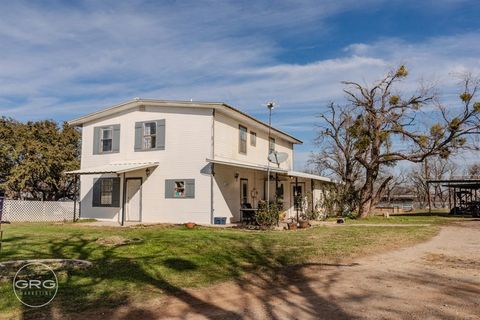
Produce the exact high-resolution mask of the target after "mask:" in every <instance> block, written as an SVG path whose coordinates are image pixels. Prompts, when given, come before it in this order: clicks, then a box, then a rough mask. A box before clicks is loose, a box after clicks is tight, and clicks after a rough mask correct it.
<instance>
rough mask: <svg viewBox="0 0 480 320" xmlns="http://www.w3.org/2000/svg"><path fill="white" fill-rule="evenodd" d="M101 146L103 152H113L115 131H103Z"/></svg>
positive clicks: (107, 129) (110, 129) (108, 129)
mask: <svg viewBox="0 0 480 320" xmlns="http://www.w3.org/2000/svg"><path fill="white" fill-rule="evenodd" d="M100 146H101V148H102V149H101V150H102V152H112V150H113V129H112V128H104V129H102V136H101V138H100Z"/></svg>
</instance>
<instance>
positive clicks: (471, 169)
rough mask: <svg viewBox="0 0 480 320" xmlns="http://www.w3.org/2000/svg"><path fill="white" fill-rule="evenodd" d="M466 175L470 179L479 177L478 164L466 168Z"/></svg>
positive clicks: (479, 168)
mask: <svg viewBox="0 0 480 320" xmlns="http://www.w3.org/2000/svg"><path fill="white" fill-rule="evenodd" d="M467 173H468V175H469V176H471V177H477V178H478V177H480V162H477V163H474V164H472V165H470V166H469V167H468V170H467Z"/></svg>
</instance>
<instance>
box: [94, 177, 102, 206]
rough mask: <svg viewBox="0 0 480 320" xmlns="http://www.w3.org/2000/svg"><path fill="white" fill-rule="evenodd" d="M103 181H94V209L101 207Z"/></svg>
mask: <svg viewBox="0 0 480 320" xmlns="http://www.w3.org/2000/svg"><path fill="white" fill-rule="evenodd" d="M101 184H102V182H101V179H93V192H92V207H100V191H101Z"/></svg>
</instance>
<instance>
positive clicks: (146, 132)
mask: <svg viewBox="0 0 480 320" xmlns="http://www.w3.org/2000/svg"><path fill="white" fill-rule="evenodd" d="M156 144H157V123H156V122H145V123H144V124H143V149H146V150H148V149H154V148H156Z"/></svg>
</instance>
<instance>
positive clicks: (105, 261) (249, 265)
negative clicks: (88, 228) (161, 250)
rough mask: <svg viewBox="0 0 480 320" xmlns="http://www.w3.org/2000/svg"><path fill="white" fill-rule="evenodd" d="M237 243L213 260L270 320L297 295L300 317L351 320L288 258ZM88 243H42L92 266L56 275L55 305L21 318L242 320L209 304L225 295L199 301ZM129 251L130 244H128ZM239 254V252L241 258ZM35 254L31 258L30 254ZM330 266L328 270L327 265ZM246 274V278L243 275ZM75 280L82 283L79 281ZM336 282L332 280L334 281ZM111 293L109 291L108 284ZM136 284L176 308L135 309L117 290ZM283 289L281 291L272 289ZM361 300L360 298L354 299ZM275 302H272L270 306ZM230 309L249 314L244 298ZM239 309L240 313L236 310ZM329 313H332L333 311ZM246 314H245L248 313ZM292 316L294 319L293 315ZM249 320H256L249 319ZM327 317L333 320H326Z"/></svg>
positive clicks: (176, 265) (173, 264) (144, 261)
mask: <svg viewBox="0 0 480 320" xmlns="http://www.w3.org/2000/svg"><path fill="white" fill-rule="evenodd" d="M239 241H241V244H240V245H239V247H238V248H237V249H236V250H237V251H238V252H237V254H235V255H231V254H230V253H229V252H228V251H223V252H219V253H218V255H217V256H216V257H215V259H218V261H222V265H221V267H222V268H225V269H224V270H223V272H224V273H226V274H228V275H230V277H231V278H234V282H235V283H236V285H237V286H238V288H240V290H243V291H244V292H245V293H246V294H248V295H249V296H250V297H249V299H250V298H252V297H253V298H254V299H255V300H257V301H261V302H262V304H263V310H266V313H267V316H268V317H269V318H278V317H281V316H277V315H276V311H275V305H276V304H278V303H279V302H278V301H282V303H284V304H285V305H292V302H291V301H290V297H291V295H292V294H295V295H298V292H300V293H301V295H302V296H303V297H304V299H303V302H302V304H301V305H296V307H297V308H300V309H301V310H302V311H301V312H302V313H303V314H308V315H310V316H311V317H317V316H320V315H321V314H322V312H323V311H324V310H325V308H328V310H329V314H330V315H331V314H332V312H334V315H335V318H341V319H345V318H349V315H348V314H347V313H346V312H345V311H344V310H342V308H340V307H339V306H338V305H336V304H335V303H333V302H332V301H328V300H326V299H325V298H323V297H322V296H320V295H319V294H317V293H316V292H315V291H314V290H313V289H312V288H311V287H310V286H309V281H308V280H309V279H308V277H307V276H306V275H305V274H304V272H303V268H305V267H307V265H305V266H290V265H289V262H290V261H291V257H289V256H288V255H289V254H288V253H278V252H276V251H275V250H274V248H273V246H272V245H271V242H268V241H260V245H258V244H257V245H252V243H251V241H248V239H240V240H239ZM90 243H91V239H83V238H82V237H78V236H76V237H74V238H70V239H62V240H53V241H51V242H50V243H48V244H46V245H48V248H49V255H51V256H55V257H56V258H69V257H66V256H65V252H68V251H74V252H76V253H77V256H76V258H80V259H85V260H90V261H92V262H93V263H94V266H93V267H92V268H90V269H88V270H84V271H72V272H69V271H67V272H61V275H60V276H59V278H60V279H61V280H60V288H59V291H58V294H57V297H56V298H55V299H54V300H53V302H52V303H51V304H50V305H48V306H46V307H44V308H40V309H32V308H28V307H24V306H22V310H21V313H22V318H23V319H54V318H58V317H59V315H60V317H61V318H70V317H72V318H73V315H74V314H78V313H81V314H82V316H81V317H82V318H84V319H89V318H98V317H103V318H111V317H115V318H117V319H139V318H141V319H158V318H185V317H189V316H190V317H195V316H202V317H204V318H209V319H240V318H245V314H243V313H239V312H238V311H232V310H229V308H225V307H222V306H218V305H216V304H215V303H213V302H212V299H213V298H214V297H215V296H217V295H219V294H220V295H222V294H223V295H225V296H227V297H228V294H229V292H224V293H216V292H211V294H209V295H207V296H198V295H196V294H193V293H192V290H186V289H184V288H181V287H179V286H178V285H174V284H172V283H171V281H168V280H167V279H166V278H165V277H164V276H163V275H162V274H161V273H160V272H159V271H158V270H157V269H155V268H153V265H152V264H154V263H155V262H152V263H149V261H158V260H154V259H155V258H156V257H155V256H153V255H152V256H141V257H140V258H138V259H127V258H123V257H119V255H118V254H117V253H116V251H117V250H118V248H119V247H121V246H116V247H112V248H105V249H104V250H103V251H102V253H101V255H100V256H98V252H97V253H96V254H93V251H92V249H91V248H88V245H89V244H90ZM127 246H128V245H127ZM239 252H241V253H240V254H239ZM33 254H35V253H33ZM162 264H163V265H164V266H165V267H167V268H170V269H172V270H175V271H176V272H177V274H178V275H179V276H181V275H182V273H185V276H186V277H188V272H191V271H193V270H196V269H197V267H198V266H197V265H196V263H194V262H192V261H189V260H188V259H183V258H180V257H177V258H169V259H165V260H163V262H162ZM325 266H330V265H327V264H326V265H325ZM332 266H335V267H349V266H352V265H332ZM245 272H248V275H247V276H241V277H240V275H243V274H245ZM79 278H81V279H82V281H79ZM332 281H334V280H332ZM113 282H115V283H117V285H115V286H113V285H112V290H108V284H109V283H113ZM119 282H121V283H124V284H125V286H127V285H128V284H132V285H135V286H136V287H137V288H142V287H145V288H147V287H148V289H145V292H144V297H142V298H143V300H144V301H148V300H150V299H151V298H152V296H151V295H149V292H151V291H152V287H153V288H154V290H155V291H159V292H162V293H164V294H165V295H166V296H165V297H166V298H167V299H173V300H175V301H176V302H177V303H180V306H179V307H178V308H165V310H164V308H163V307H159V308H158V310H156V311H155V312H153V311H151V310H150V309H149V308H145V309H144V308H138V306H135V305H134V304H131V297H130V296H129V291H128V290H127V288H125V290H121V289H120V290H119V289H118V283H119ZM101 284H106V286H107V289H106V290H105V291H104V292H103V294H102V295H101V296H98V294H93V293H94V291H95V290H97V286H98V285H101ZM279 285H280V286H281V287H282V288H283V289H282V290H276V289H275V290H273V291H272V288H278V286H279ZM358 299H361V297H358ZM274 300H275V301H274ZM232 303H233V305H236V306H238V305H239V304H242V305H243V306H244V309H246V310H248V309H250V308H249V301H248V299H245V300H242V299H241V301H232ZM126 305H130V306H131V307H128V308H126V309H125V310H124V311H123V312H122V313H118V308H119V307H120V306H126ZM235 310H238V308H235ZM322 310H323V311H322ZM332 310H333V311H332ZM246 313H248V312H246ZM291 316H292V317H294V316H295V315H291ZM250 317H251V318H257V317H256V315H254V314H251V315H250ZM330 318H331V317H330Z"/></svg>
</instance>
